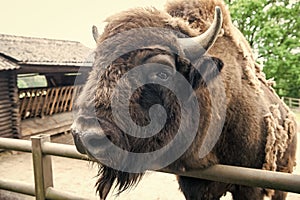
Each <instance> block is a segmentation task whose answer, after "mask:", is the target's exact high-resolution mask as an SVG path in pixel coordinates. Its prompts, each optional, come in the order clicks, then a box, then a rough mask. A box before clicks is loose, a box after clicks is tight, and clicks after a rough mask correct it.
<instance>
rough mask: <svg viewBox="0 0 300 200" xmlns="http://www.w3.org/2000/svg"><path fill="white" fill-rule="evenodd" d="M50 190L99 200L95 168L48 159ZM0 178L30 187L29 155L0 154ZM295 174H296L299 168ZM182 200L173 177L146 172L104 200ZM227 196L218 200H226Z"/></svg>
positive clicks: (66, 139)
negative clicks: (136, 182) (135, 182)
mask: <svg viewBox="0 0 300 200" xmlns="http://www.w3.org/2000/svg"><path fill="white" fill-rule="evenodd" d="M53 140H54V142H60V143H69V144H70V143H72V138H71V136H70V134H64V135H61V136H59V137H55V138H53ZM298 144H299V145H298V146H299V148H298V156H297V158H298V163H300V140H299V142H298ZM52 166H53V176H54V187H55V188H56V189H59V190H63V191H65V192H70V193H73V194H76V195H78V196H81V197H85V198H88V199H91V200H93V199H99V197H98V196H97V195H96V194H95V189H94V185H95V182H96V178H95V175H96V174H97V166H96V165H94V166H93V165H92V164H91V163H89V162H86V161H82V160H75V159H68V158H62V157H55V156H52ZM0 169H1V170H0V177H1V179H7V180H12V181H22V182H26V183H30V184H32V185H33V183H34V181H33V170H32V158H31V154H29V153H19V152H5V153H1V154H0ZM294 173H295V174H300V165H298V167H297V168H296V170H295V172H294ZM19 199H22V200H23V199H24V200H31V199H34V198H33V197H30V196H26V195H21V196H20V195H17V194H15V193H11V192H7V191H1V190H0V200H19ZM140 199H143V200H184V196H183V195H182V193H181V192H180V191H179V190H178V184H177V182H176V178H175V176H174V175H170V174H165V173H158V172H148V173H146V175H145V177H144V178H143V179H142V181H141V182H140V184H139V185H138V186H137V187H136V188H134V189H131V190H130V191H126V192H124V193H122V194H121V195H120V196H116V195H115V193H111V194H110V195H109V198H108V200H140ZM230 199H232V198H231V195H230V194H227V195H226V196H225V197H223V198H222V200H230ZM297 199H298V200H300V194H294V193H289V196H288V200H297Z"/></svg>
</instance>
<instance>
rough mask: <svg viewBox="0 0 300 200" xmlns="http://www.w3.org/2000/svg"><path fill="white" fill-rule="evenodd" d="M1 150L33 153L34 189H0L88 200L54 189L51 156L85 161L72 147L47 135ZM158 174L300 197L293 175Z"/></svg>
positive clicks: (7, 142) (7, 185) (239, 171)
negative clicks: (270, 190)
mask: <svg viewBox="0 0 300 200" xmlns="http://www.w3.org/2000/svg"><path fill="white" fill-rule="evenodd" d="M0 149H7V150H15V151H22V152H30V153H32V158H33V171H34V182H35V185H34V186H33V185H29V184H27V183H23V182H19V181H18V182H17V181H11V180H3V179H0V189H4V190H8V191H12V192H17V193H22V194H26V195H31V196H35V197H36V199H37V200H44V199H66V200H68V199H70V200H77V199H78V200H79V199H87V198H83V197H78V196H76V195H74V194H71V193H67V192H62V191H60V190H58V189H56V188H54V186H53V175H52V162H51V156H50V155H53V156H61V157H67V158H72V159H80V160H88V158H87V157H86V156H84V155H81V154H79V153H78V152H77V151H76V148H75V146H74V145H65V144H57V143H51V142H50V136H49V135H39V136H33V137H31V141H27V140H19V139H8V138H0ZM160 172H166V173H172V174H177V175H182V176H189V177H194V178H201V179H207V180H212V181H218V182H224V183H231V184H239V185H245V186H253V187H262V188H268V189H276V190H282V191H287V192H294V193H300V175H295V174H287V173H281V172H273V171H266V170H259V169H251V168H244V167H235V166H227V165H214V166H212V167H210V168H207V169H202V170H195V171H188V172H178V171H170V170H166V169H163V170H160Z"/></svg>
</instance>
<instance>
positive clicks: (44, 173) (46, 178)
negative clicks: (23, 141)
mask: <svg viewBox="0 0 300 200" xmlns="http://www.w3.org/2000/svg"><path fill="white" fill-rule="evenodd" d="M44 142H50V136H49V135H38V136H33V137H31V143H32V160H33V170H34V183H35V195H36V199H37V200H44V199H45V196H46V189H47V188H48V187H53V176H52V162H51V156H50V155H45V154H43V152H42V146H43V143H44Z"/></svg>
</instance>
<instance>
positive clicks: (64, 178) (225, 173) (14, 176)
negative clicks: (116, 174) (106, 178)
mask: <svg viewBox="0 0 300 200" xmlns="http://www.w3.org/2000/svg"><path fill="white" fill-rule="evenodd" d="M62 137H63V138H64V139H61V137H57V138H54V142H57V141H59V142H62V140H64V142H67V143H68V142H71V138H70V136H69V135H64V136H62ZM46 138H49V137H46ZM43 140H44V141H45V140H46V142H45V143H43V142H42V141H43ZM47 140H48V139H45V138H44V137H39V136H36V137H33V138H32V141H31V142H30V141H26V140H14V139H5V138H3V139H2V138H1V139H0V148H2V149H4V148H5V149H12V150H15V151H20V150H21V151H25V152H29V153H14V154H13V155H4V156H1V157H0V166H1V168H2V169H3V168H6V169H7V170H8V171H10V172H8V171H7V170H5V172H4V171H3V170H2V172H1V174H0V176H1V177H2V178H1V181H0V188H2V189H5V190H10V191H14V192H19V193H23V194H24V193H25V194H27V195H30V196H34V195H35V194H38V193H39V192H40V190H39V189H37V188H38V187H36V188H35V187H34V183H35V182H39V181H40V183H39V184H38V185H39V186H41V185H42V184H41V183H43V181H42V179H43V178H42V179H41V180H39V181H38V180H37V178H35V181H33V180H34V179H33V177H34V176H33V174H34V175H35V177H37V176H38V172H36V171H39V170H37V169H38V168H37V166H38V165H40V169H41V168H42V167H41V166H43V165H44V164H45V163H46V165H44V166H48V167H44V169H46V171H44V172H43V173H45V175H44V176H45V177H46V178H45V179H46V182H48V183H44V184H45V185H47V184H48V186H49V185H50V186H49V188H48V189H46V191H47V192H46V197H47V199H62V198H63V199H98V198H97V196H96V195H95V190H94V184H95V182H96V178H95V175H96V173H97V167H96V165H94V166H93V165H92V164H91V163H90V162H86V160H85V159H86V158H85V157H84V156H82V155H80V154H78V153H77V151H76V149H75V147H74V146H73V145H66V144H56V143H50V142H47ZM39 142H41V144H42V145H41V146H42V149H39V150H38V152H39V153H37V149H36V146H39V145H38V144H39ZM31 147H34V148H33V149H32V148H31ZM34 149H35V150H34ZM30 152H33V153H32V155H31V153H30ZM34 155H35V156H34ZM36 155H39V156H41V155H47V156H46V157H47V159H48V161H47V159H46V161H45V160H44V162H45V163H44V162H41V160H40V161H38V160H39V159H36V158H34V157H36ZM49 155H54V156H51V157H50V156H49ZM298 155H299V151H298ZM20 156H21V157H23V159H21V160H20V159H19V160H18V159H16V158H18V157H20ZM3 157H4V158H3ZM10 157H14V160H16V161H15V162H14V163H10V164H11V165H10V166H9V165H7V164H9V162H8V163H6V162H5V161H6V160H7V159H9V158H10ZM31 157H32V158H34V159H33V160H34V163H35V162H37V161H38V163H40V164H38V165H37V164H33V166H36V167H32V166H31V165H32V164H31V162H32V161H31V159H32V158H31ZM63 157H71V158H73V159H69V158H63ZM40 158H41V157H40ZM49 159H50V163H52V164H50V166H51V167H50V168H49ZM75 159H76V160H75ZM42 160H43V159H42ZM10 161H12V160H10ZM51 161H52V162H51ZM24 162H26V164H28V166H29V168H30V169H29V170H25V169H24V168H22V165H23V164H25V163H24ZM42 163H44V164H42ZM47 163H48V164H47ZM20 167H21V168H20ZM34 168H37V169H35V170H34ZM50 169H51V173H50V174H51V175H50V176H49V170H50ZM47 170H48V172H47ZM26 171H27V172H26ZM299 171H300V170H299V167H298V169H296V171H295V173H294V174H293V175H290V174H282V173H277V172H269V171H262V170H254V169H246V168H235V167H231V166H222V165H219V166H215V167H213V168H210V169H208V170H204V171H195V172H190V173H185V174H184V175H187V176H193V177H195V176H196V177H201V178H206V179H211V180H217V181H224V182H231V183H240V184H243V185H251V186H254V185H255V186H261V187H269V188H278V189H282V190H287V191H292V192H293V193H290V194H289V196H288V200H296V199H299V198H300V194H299V193H300V172H299ZM14 172H15V173H14ZM56 172H58V174H56ZM39 173H41V171H40V172H39ZM168 173H176V172H168ZM25 174H27V175H26V176H27V177H25V176H24V175H25ZM72 175H73V176H72ZM74 175H75V176H74ZM39 177H40V176H39ZM42 177H43V176H42ZM40 178H41V177H40ZM30 179H31V180H30ZM28 180H29V181H28ZM49 180H53V181H52V183H51V181H50V183H49ZM51 184H52V185H51ZM52 186H54V187H52ZM36 191H37V192H36ZM297 193H298V194H297ZM0 195H1V194H0ZM30 196H23V197H21V198H18V197H16V198H14V199H34V197H30ZM0 197H1V196H0ZM141 197H143V199H146V200H148V199H149V200H151V199H163V200H165V199H166V200H168V199H180V200H181V199H182V200H183V199H184V197H183V195H182V194H181V193H180V192H179V191H178V185H177V183H176V179H175V176H174V175H171V174H166V173H161V172H159V173H157V172H148V173H147V174H146V176H145V177H144V179H143V180H142V182H141V183H140V184H139V185H138V186H137V188H135V189H132V190H131V191H130V192H125V193H124V194H121V195H120V196H119V197H116V196H114V195H113V194H111V195H110V196H109V199H111V200H112V199H116V200H125V199H127V200H128V199H132V200H137V199H140V198H141ZM44 198H45V197H43V195H42V196H40V197H39V196H37V197H36V199H44ZM222 199H226V200H227V199H228V200H229V199H230V196H229V195H226V197H224V198H222Z"/></svg>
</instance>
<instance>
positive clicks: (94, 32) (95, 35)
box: [92, 26, 99, 42]
mask: <svg viewBox="0 0 300 200" xmlns="http://www.w3.org/2000/svg"><path fill="white" fill-rule="evenodd" d="M92 32H93V37H94V40H95V41H96V42H97V40H98V38H99V32H98V28H97V26H93V28H92Z"/></svg>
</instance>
